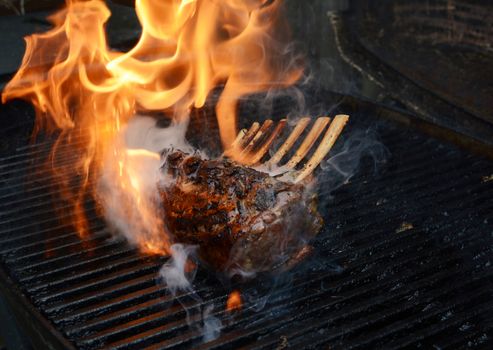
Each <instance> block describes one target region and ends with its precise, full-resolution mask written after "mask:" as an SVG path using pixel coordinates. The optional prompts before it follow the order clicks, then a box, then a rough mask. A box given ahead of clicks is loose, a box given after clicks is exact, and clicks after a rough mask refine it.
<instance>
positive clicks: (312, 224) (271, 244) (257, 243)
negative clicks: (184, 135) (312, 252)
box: [159, 151, 322, 275]
mask: <svg viewBox="0 0 493 350" xmlns="http://www.w3.org/2000/svg"><path fill="white" fill-rule="evenodd" d="M163 158H164V165H163V169H162V171H163V172H164V174H165V176H166V177H167V181H165V182H164V183H163V184H161V185H160V187H159V189H160V195H161V198H162V201H163V206H164V211H165V216H166V223H167V225H168V230H169V231H170V232H171V234H172V235H174V239H175V241H176V242H180V243H186V244H194V245H197V246H198V252H199V257H200V259H201V260H202V261H203V262H205V263H206V264H207V265H208V266H209V267H211V268H213V269H215V270H217V271H221V272H225V273H227V274H230V275H234V274H243V275H249V274H253V273H257V272H268V271H275V270H278V269H283V268H289V267H290V266H291V265H293V262H295V261H296V260H297V259H299V258H300V257H302V256H304V255H306V252H307V250H308V249H307V248H308V246H307V243H308V242H309V240H310V239H311V238H313V237H314V236H315V235H316V234H317V233H318V232H319V230H320V228H321V226H322V218H321V217H320V215H319V213H318V212H317V209H316V197H315V196H314V194H313V193H312V192H311V191H310V190H308V189H307V188H306V187H305V186H303V185H300V184H292V183H287V182H282V181H279V180H277V179H275V178H274V177H271V176H270V175H269V174H267V173H264V172H260V171H257V170H255V169H252V168H248V167H244V166H241V165H239V164H238V163H235V162H233V161H231V160H228V159H224V158H221V159H214V160H206V159H203V158H202V157H201V156H200V155H198V154H193V155H190V154H186V153H183V152H180V151H173V152H168V153H166V154H164V155H163Z"/></svg>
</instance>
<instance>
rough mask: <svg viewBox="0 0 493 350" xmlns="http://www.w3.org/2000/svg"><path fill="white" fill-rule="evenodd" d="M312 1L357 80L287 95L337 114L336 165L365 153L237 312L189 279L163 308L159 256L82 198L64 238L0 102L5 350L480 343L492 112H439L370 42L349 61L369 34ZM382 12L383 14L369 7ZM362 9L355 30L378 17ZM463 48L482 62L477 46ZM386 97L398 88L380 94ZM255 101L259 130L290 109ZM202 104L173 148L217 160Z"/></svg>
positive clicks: (23, 123)
mask: <svg viewBox="0 0 493 350" xmlns="http://www.w3.org/2000/svg"><path fill="white" fill-rule="evenodd" d="M437 2H438V3H440V2H439V1H437ZM329 3H331V4H332V5H333V6H334V7H333V8H332V9H336V10H337V12H331V14H330V16H331V18H330V19H326V17H324V20H325V21H326V22H327V24H326V26H328V27H330V28H325V27H324V28H325V29H324V30H327V31H328V33H329V32H330V35H329V34H328V36H330V37H331V38H332V39H333V43H332V44H333V45H334V47H338V49H337V50H338V51H337V50H336V52H338V56H337V59H338V60H340V62H339V63H337V64H341V65H342V64H343V63H344V62H346V63H347V62H348V61H350V62H352V64H349V65H348V66H345V68H341V71H342V72H350V71H351V69H354V65H356V66H357V67H358V69H356V71H358V72H359V74H361V75H358V76H356V75H355V74H356V73H355V72H352V73H348V74H349V75H350V76H351V77H353V78H354V79H356V80H355V81H357V83H355V85H356V87H355V86H352V87H351V89H350V90H351V91H345V92H341V91H338V92H334V91H332V90H328V89H327V87H323V86H319V85H317V86H314V85H313V84H311V85H308V86H307V85H304V86H302V87H300V89H302V90H303V91H304V93H305V96H306V101H305V102H306V104H307V105H308V106H316V107H314V108H316V109H318V110H323V111H330V113H329V114H330V115H336V114H338V113H344V114H350V115H351V123H349V124H348V126H347V127H346V131H345V133H344V135H342V136H341V141H340V142H339V143H338V144H336V146H335V149H334V152H335V153H336V154H337V153H338V152H341V151H342V150H343V149H344V147H345V145H346V144H347V142H349V141H350V140H351V139H350V137H351V135H355V134H359V135H364V137H363V138H362V140H368V139H371V140H373V141H375V142H374V143H372V144H371V145H370V146H369V147H365V148H364V149H365V152H363V154H362V155H358V156H356V155H354V157H352V156H351V155H349V156H347V157H346V158H343V163H341V164H340V165H341V166H345V165H347V164H348V163H350V164H351V168H354V169H355V171H354V174H353V175H352V176H351V177H349V178H348V179H346V178H343V179H342V180H341V179H339V177H338V176H339V175H337V176H336V175H331V176H329V175H328V174H331V173H330V172H325V173H324V172H322V173H321V175H320V176H321V181H322V183H325V184H326V187H322V189H323V190H322V193H321V196H320V208H319V210H320V212H321V214H322V215H323V217H324V221H325V225H324V228H323V231H322V232H321V233H320V234H319V236H318V237H317V238H316V241H315V242H314V247H315V250H314V254H313V255H312V256H311V257H309V259H308V260H307V261H305V262H303V263H302V264H300V265H299V266H298V267H296V268H295V269H294V270H293V271H291V272H290V273H287V274H286V275H283V276H280V278H279V279H278V280H276V281H272V280H271V279H264V278H260V279H258V280H255V281H252V282H249V283H247V284H245V285H241V288H242V292H243V293H244V295H245V296H247V297H246V298H245V300H244V305H243V309H242V310H241V311H238V312H234V313H229V312H227V311H226V310H225V307H224V306H225V304H226V300H227V298H228V294H229V292H230V291H231V290H232V289H234V288H236V287H238V285H226V286H225V285H223V284H221V283H220V282H219V281H218V279H217V278H216V277H215V276H213V274H212V273H211V272H209V271H206V270H205V269H199V270H198V274H197V276H196V278H195V280H194V287H195V290H196V293H197V295H198V296H199V297H200V299H198V298H196V295H194V294H192V293H185V292H182V293H178V295H177V296H173V295H170V294H169V292H168V291H167V290H166V288H165V286H163V284H162V282H161V281H160V280H159V278H158V271H159V269H160V268H161V266H162V265H163V264H164V263H165V262H166V258H163V257H159V256H152V255H145V254H142V253H140V252H139V251H138V249H137V248H135V247H133V246H131V245H129V244H128V243H127V242H126V241H124V240H123V239H119V238H118V237H115V236H114V235H113V234H112V233H111V232H110V231H109V229H108V228H107V227H106V224H105V221H104V219H103V218H102V217H101V216H100V214H99V211H98V210H97V208H96V205H95V203H93V202H92V201H91V200H89V199H88V200H87V203H86V211H87V213H88V219H89V229H90V230H89V231H90V233H89V234H88V235H86V236H85V237H82V238H81V237H80V236H79V235H78V234H77V232H76V231H75V230H74V228H73V225H72V224H73V223H71V222H70V220H66V219H69V217H68V216H65V217H64V215H68V214H63V210H61V211H60V212H61V213H62V214H60V215H55V213H54V209H53V201H55V200H57V199H58V198H60V197H59V194H58V193H56V187H53V186H52V182H53V178H52V176H53V175H52V173H51V172H50V171H49V170H48V169H45V168H43V167H39V164H43V163H44V162H45V161H46V160H47V159H49V157H50V149H51V146H52V144H53V142H54V138H53V136H48V135H43V134H41V135H40V137H38V138H37V139H36V140H35V142H29V138H30V134H31V130H32V128H33V120H34V113H33V110H32V107H30V106H29V105H28V104H25V103H22V102H18V101H15V102H11V103H9V104H6V105H3V106H1V108H0V118H1V119H0V125H1V128H0V133H1V141H0V147H1V148H0V155H1V159H0V261H1V265H0V267H1V268H0V273H1V276H0V291H1V296H2V302H1V303H0V317H1V318H2V320H3V322H4V323H6V325H5V326H3V327H2V328H4V329H3V330H2V331H3V332H4V333H5V334H4V333H2V335H3V337H4V338H5V339H4V340H5V341H6V342H7V348H8V349H10V348H30V347H32V348H53V349H72V348H74V349H75V348H80V349H99V348H114V349H171V348H173V349H174V348H194V349H233V348H234V349H236V348H252V349H285V348H293V349H300V348H309V349H320V348H331V349H332V348H341V349H349V348H358V349H368V348H389V349H403V348H417V347H422V348H425V349H428V348H436V349H456V348H474V349H482V348H484V349H490V348H491V344H493V340H492V337H493V329H492V328H493V317H492V316H491V315H492V311H493V267H492V262H493V261H492V259H493V252H492V249H493V216H492V215H491V213H492V212H493V208H492V206H493V201H491V198H492V196H493V163H492V161H491V155H492V154H493V153H492V152H491V151H492V148H491V140H493V139H492V138H489V136H491V135H492V134H491V133H490V132H491V130H493V127H492V124H491V119H489V118H491V116H488V115H487V113H485V112H484V110H480V108H476V109H474V108H473V107H471V108H470V109H469V110H465V109H464V108H463V107H464V105H463V103H465V102H464V101H466V100H467V96H466V97H465V98H464V100H459V101H457V104H453V103H450V101H447V99H446V98H445V97H444V96H445V95H446V93H445V92H443V90H440V91H438V90H437V91H434V90H432V91H431V92H430V91H429V90H427V89H426V87H425V88H423V87H422V86H423V84H420V82H421V81H416V80H412V79H409V77H408V76H406V75H405V74H404V73H405V72H404V73H403V72H401V71H400V70H399V69H396V68H395V67H394V68H391V67H389V66H388V64H387V63H386V61H385V60H386V59H388V57H385V56H384V55H382V56H376V55H375V54H374V52H372V50H373V49H374V48H375V47H376V46H377V45H376V44H375V42H371V43H373V44H375V46H374V47H373V46H371V45H370V44H368V47H369V46H371V47H370V48H369V50H366V51H365V50H364V48H362V46H359V44H358V42H353V43H352V42H351V40H349V38H351V36H350V35H353V34H354V33H353V34H349V33H348V32H350V31H351V30H350V29H348V28H347V27H345V26H349V24H350V23H360V24H361V25H363V24H365V25H368V23H366V22H364V21H363V20H362V19H361V18H360V17H358V16H360V15H361V12H360V11H353V12H351V11H349V12H347V11H348V10H351V8H350V7H349V6H348V4H347V2H345V1H341V2H329ZM402 3H405V1H402ZM336 5H337V6H336ZM297 6H301V5H295V4H292V7H297ZM317 6H322V7H323V6H325V5H320V4H317V3H315V4H314V5H313V8H316V7H317ZM389 6H390V5H388V4H387V2H385V1H383V2H382V7H381V8H380V9H384V10H385V11H387V10H388V7H389ZM478 6H479V5H478ZM313 8H312V10H313ZM361 8H364V7H358V9H361ZM404 8H405V7H404ZM324 9H325V10H330V8H324ZM405 9H407V8H405ZM366 10H367V11H366V12H365V13H366V15H367V16H369V17H371V16H379V15H384V14H385V11H384V10H381V13H377V14H375V13H374V12H372V11H377V10H375V9H374V8H366ZM122 11H124V10H122ZM340 11H342V12H340ZM377 12H378V11H377ZM437 16H440V14H438V15H437ZM294 17H295V16H294ZM372 18H375V17H372ZM366 19H367V20H368V18H366ZM475 23H476V22H475ZM490 24H491V22H490ZM309 27H310V26H305V27H303V28H304V29H300V32H302V31H303V30H310V28H309ZM371 28H373V29H374V30H376V28H377V26H376V25H375V26H373V27H371ZM365 33H368V35H369V36H370V34H371V31H370V30H368V31H366V32H365ZM117 38H118V37H117ZM481 38H482V37H481ZM126 40H127V38H126V37H125V38H124V40H123V41H122V43H120V44H121V45H125V42H126ZM327 40H328V39H327ZM396 42H397V41H396ZM475 43H476V44H477V45H479V46H480V47H481V48H482V49H484V46H481V45H484V41H475ZM441 44H443V43H442V42H440V45H441ZM467 44H468V45H471V40H467ZM477 45H476V46H477ZM368 47H367V49H368ZM476 49H477V47H475V50H476ZM475 52H478V51H475ZM480 52H481V55H485V54H487V53H488V51H487V50H486V51H484V50H483V51H480ZM312 54H313V55H315V53H312ZM310 59H316V58H315V57H310ZM351 67H352V68H351ZM319 68H320V69H323V67H319ZM359 69H360V70H359ZM444 69H445V68H444ZM472 69H477V67H472ZM341 74H342V73H341ZM414 78H416V77H414ZM372 81H373V83H375V81H376V82H377V83H376V85H378V91H376V90H375V89H376V88H375V87H374V86H372V85H371V84H372V83H371V82H372ZM396 81H397V83H396ZM394 84H396V85H398V84H400V85H399V86H400V87H402V90H394V91H392V88H393V87H395V85H394ZM478 84H479V83H478ZM443 86H445V85H443ZM343 88H344V87H341V85H338V89H339V90H340V89H343ZM484 88H485V89H486V87H484ZM355 89H356V90H358V92H359V94H357V96H356V97H355V95H356V94H355V93H354V90H355ZM381 92H385V93H386V94H385V95H381ZM439 92H443V94H442V95H440V93H439ZM449 92H450V90H449ZM378 94H380V95H379V96H380V98H376V95H378ZM437 95H440V96H438V97H437ZM381 96H385V97H383V98H382V97H381ZM389 96H390V97H389ZM447 96H448V95H447ZM406 99H407V105H406V103H403V102H402V101H403V100H406ZM478 99H480V97H478ZM258 101H262V99H259V98H253V99H246V100H244V101H242V103H241V108H240V109H241V119H240V121H241V124H242V125H240V126H241V127H249V126H250V125H251V123H252V122H254V121H261V120H262V118H260V117H259V116H260V115H262V116H263V115H265V114H264V113H265V110H264V108H265V106H262V103H259V102H258ZM481 101H483V102H484V103H486V102H485V100H481ZM271 102H272V104H271V106H270V108H269V111H268V112H269V115H268V116H266V117H269V118H273V119H274V120H280V119H281V118H284V117H285V116H286V115H288V114H289V113H290V112H291V111H292V110H293V109H294V108H296V101H293V100H292V99H291V98H289V97H279V98H276V99H274V100H273V101H271ZM213 104H214V97H211V98H210V101H209V105H213ZM209 105H207V106H206V107H205V108H203V109H200V110H196V111H194V113H195V114H196V116H197V118H195V119H192V122H191V125H190V128H189V131H188V136H189V138H190V139H191V140H192V141H194V142H196V143H197V144H198V145H200V146H201V147H205V148H208V149H210V150H211V152H217V151H218V148H217V147H218V143H217V135H218V130H217V123H216V121H215V115H214V112H213V109H212V108H209V107H208V106H209ZM411 105H412V106H414V108H411V107H410V106H411ZM474 106H478V104H476V105H474ZM481 106H483V105H481ZM445 112H450V113H449V114H447V113H445ZM460 118H464V119H460ZM199 119H200V124H199V123H196V121H197V120H199ZM204 123H206V124H205V125H207V126H208V127H207V128H204ZM370 134H371V135H376V136H369V135H370ZM377 141H378V142H377ZM77 157H78V154H77V152H75V151H74V149H73V148H72V147H71V146H70V145H61V146H60V148H59V152H58V153H56V158H55V159H53V160H52V161H53V162H55V163H58V164H70V163H71V162H74V161H75V160H76V159H77ZM355 162H356V163H357V166H355V165H354V164H355ZM345 180H347V181H345ZM74 186H76V185H74ZM329 186H331V188H328V187H329ZM63 206H64V204H63V203H60V204H59V205H58V207H60V208H61V209H63ZM203 310H210V311H209V313H208V315H206V317H212V316H213V317H216V318H217V319H219V320H220V321H221V323H222V328H221V332H220V334H219V335H218V337H217V338H215V339H212V340H204V338H203V332H202V331H201V329H200V328H201V327H203V321H204V319H203V316H204V315H203ZM6 320H8V322H7V321H6Z"/></svg>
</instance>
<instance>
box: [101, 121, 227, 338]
mask: <svg viewBox="0 0 493 350" xmlns="http://www.w3.org/2000/svg"><path fill="white" fill-rule="evenodd" d="M181 120H183V122H172V124H171V125H170V126H168V127H166V128H159V127H157V125H156V119H154V118H150V117H146V116H135V117H134V118H133V119H132V120H131V121H130V122H129V123H128V124H127V125H126V126H125V127H124V128H123V129H122V132H121V133H120V135H119V137H117V139H116V140H115V143H114V145H112V146H113V147H112V148H111V149H110V150H109V151H108V154H107V155H106V157H105V160H104V161H105V163H104V169H103V173H102V176H101V178H100V181H99V195H100V198H99V202H100V203H101V205H102V206H103V209H104V213H105V218H106V220H107V221H108V223H109V226H110V227H112V228H113V229H114V231H115V232H117V233H119V234H121V235H123V236H124V237H125V238H126V239H127V240H128V241H129V242H130V243H131V244H134V245H137V246H140V247H141V248H144V249H148V250H151V251H152V248H153V247H160V246H164V243H165V241H166V243H167V244H168V245H169V247H168V249H167V250H168V253H169V254H170V257H169V259H168V261H167V262H166V263H165V264H164V266H163V267H162V268H161V270H160V272H159V277H160V280H161V281H162V283H163V285H164V286H165V288H166V289H167V290H168V291H169V292H170V293H171V294H172V295H174V296H175V297H176V298H177V300H178V301H179V302H181V300H180V294H181V293H182V292H185V294H187V295H188V296H189V297H192V298H193V299H194V300H195V302H196V303H197V305H198V306H197V307H192V310H193V311H194V313H197V314H199V315H200V324H199V325H197V324H196V323H195V324H194V325H193V326H194V327H197V328H198V329H199V330H200V331H201V332H202V335H203V340H204V341H210V340H213V339H215V338H217V337H218V336H219V334H220V331H221V327H222V324H221V321H220V320H219V319H218V318H216V317H214V316H213V315H212V310H213V306H208V307H206V308H204V309H203V308H202V306H200V305H201V304H203V301H202V299H201V298H200V297H199V296H198V295H197V293H196V292H195V290H194V288H193V285H192V282H193V280H194V278H195V272H196V265H195V264H194V263H193V261H194V260H195V252H196V250H197V247H196V246H190V245H183V244H173V240H172V238H171V237H170V236H169V235H167V233H166V223H165V222H164V213H163V209H162V202H161V198H160V196H159V190H158V184H161V185H166V183H167V181H169V179H168V178H167V177H166V176H165V175H164V174H163V171H162V169H161V167H162V165H163V164H162V159H161V156H160V153H161V152H163V151H164V150H171V149H176V150H181V151H183V152H187V153H193V152H194V148H193V147H192V146H190V144H189V143H188V142H187V141H186V139H185V134H186V131H187V127H188V122H187V120H186V118H185V119H184V118H181ZM129 186H130V187H133V189H138V191H132V190H130V191H129ZM182 305H183V307H184V308H185V311H186V312H187V319H188V320H189V322H190V325H191V326H192V321H191V318H190V317H189V315H190V312H191V311H192V310H190V309H187V307H186V306H185V303H182Z"/></svg>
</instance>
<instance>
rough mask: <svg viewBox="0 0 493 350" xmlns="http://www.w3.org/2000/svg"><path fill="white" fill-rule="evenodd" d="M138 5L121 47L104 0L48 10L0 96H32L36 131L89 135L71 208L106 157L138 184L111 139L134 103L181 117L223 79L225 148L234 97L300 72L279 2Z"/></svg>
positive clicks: (160, 0)
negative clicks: (135, 32) (281, 28)
mask: <svg viewBox="0 0 493 350" xmlns="http://www.w3.org/2000/svg"><path fill="white" fill-rule="evenodd" d="M135 5H136V11H137V15H138V18H139V20H140V22H141V24H142V34H141V37H140V39H139V41H138V43H137V44H136V46H135V47H134V48H133V49H132V50H130V51H129V52H127V53H123V52H117V51H112V50H110V49H109V47H108V45H107V41H106V35H105V28H104V27H105V23H106V21H107V20H108V18H109V17H110V15H111V13H110V11H109V9H108V8H107V6H106V5H105V3H104V2H103V1H97V0H92V1H76V0H67V7H66V8H65V9H63V10H61V11H59V12H58V13H56V14H55V15H53V16H51V17H50V20H51V22H52V23H53V25H54V28H53V29H51V30H50V31H48V32H46V33H44V34H35V35H32V36H30V37H28V38H26V42H27V46H26V53H25V56H24V60H23V62H22V65H21V68H20V69H19V71H18V72H17V74H16V76H15V77H14V78H13V79H12V81H11V82H10V83H9V84H8V85H7V87H6V89H5V91H4V93H3V96H2V99H3V101H6V100H10V99H13V98H24V99H28V100H30V101H31V102H32V103H33V104H34V105H35V107H36V110H37V129H38V130H39V128H44V129H46V130H48V131H53V130H55V129H62V130H63V132H62V137H65V136H66V137H67V139H70V140H71V139H74V138H75V136H76V135H79V134H84V135H86V137H85V138H84V140H85V141H84V142H82V144H81V145H80V144H79V145H78V146H77V147H79V148H80V150H81V151H82V154H83V156H82V157H81V158H80V160H79V162H78V164H77V165H76V167H75V169H72V170H74V171H75V172H76V173H78V174H84V175H85V177H86V179H87V180H86V181H84V185H83V186H82V188H81V189H80V191H79V192H78V193H77V194H76V198H77V199H76V203H74V208H82V205H81V203H80V202H81V200H82V197H83V193H84V192H85V191H86V190H87V188H86V187H88V186H91V181H89V180H90V179H97V178H99V177H100V176H101V172H102V169H103V167H108V163H112V164H113V165H112V166H113V167H114V173H115V174H120V176H119V178H120V179H121V180H120V181H121V183H122V185H121V187H122V188H131V189H132V191H139V189H140V188H141V187H142V186H139V185H138V184H137V183H136V182H138V181H139V179H138V176H136V175H135V174H134V172H132V171H128V172H125V171H122V167H127V166H130V164H138V162H136V161H135V159H134V158H132V157H134V156H135V155H129V154H127V153H126V152H125V150H124V149H122V148H121V147H122V146H121V142H118V141H117V140H118V134H119V133H120V132H121V129H122V128H123V126H124V125H126V124H127V123H128V121H129V120H130V119H131V118H132V117H133V115H134V114H135V112H136V110H161V111H167V114H169V115H171V116H173V117H175V118H176V119H179V120H186V119H187V118H188V112H189V110H190V108H192V107H201V106H203V105H204V103H205V101H206V99H207V96H208V95H209V94H210V92H211V90H212V89H214V88H215V87H217V86H218V85H219V84H224V88H223V91H222V93H221V96H220V99H219V102H218V104H217V107H216V112H217V118H218V123H219V127H220V135H221V140H222V143H223V146H224V147H225V148H227V147H229V145H231V143H232V142H233V140H234V138H235V135H236V109H237V103H238V100H239V98H240V97H242V96H244V95H247V94H251V93H254V92H259V91H264V90H267V89H271V88H275V87H283V86H288V85H290V84H293V83H294V82H296V81H297V80H298V78H299V77H300V76H301V73H302V72H301V69H300V68H299V65H297V64H293V62H295V61H294V60H293V58H292V56H290V55H287V54H286V50H285V49H286V46H285V45H284V46H282V45H280V41H279V40H277V38H276V36H275V34H276V32H275V31H274V28H275V27H277V26H278V24H279V19H278V13H279V6H280V2H279V1H275V2H273V3H272V2H271V3H269V5H266V4H265V1H260V0H222V1H217V0H136V3H135ZM295 63H296V62H295ZM74 146H75V145H74ZM108 154H111V155H112V157H108ZM108 159H111V160H108ZM105 163H106V164H105ZM71 167H73V165H71ZM125 173H126V174H127V175H128V176H129V177H127V178H125V176H123V175H121V174H125ZM94 182H95V181H92V183H94ZM93 189H94V190H97V187H93ZM72 195H73V193H72ZM131 197H132V198H134V199H135V198H136V197H135V196H131ZM96 198H97V196H96ZM144 207H146V206H144ZM147 207H149V206H147ZM139 210H140V209H139ZM76 214H77V212H76ZM78 215H79V216H82V213H79V214H78ZM140 215H141V216H142V217H146V214H145V213H143V212H141V213H140ZM154 215H156V214H154ZM154 238H155V237H154ZM144 241H147V240H144ZM151 241H152V239H151ZM139 244H140V245H141V246H142V245H143V246H145V244H144V243H142V244H141V243H139Z"/></svg>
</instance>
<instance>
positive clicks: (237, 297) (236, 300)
mask: <svg viewBox="0 0 493 350" xmlns="http://www.w3.org/2000/svg"><path fill="white" fill-rule="evenodd" d="M241 307H242V301H241V294H240V292H239V291H237V290H235V291H233V292H231V293H230V294H229V297H228V300H227V301H226V310H228V311H229V312H232V311H237V310H241Z"/></svg>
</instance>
